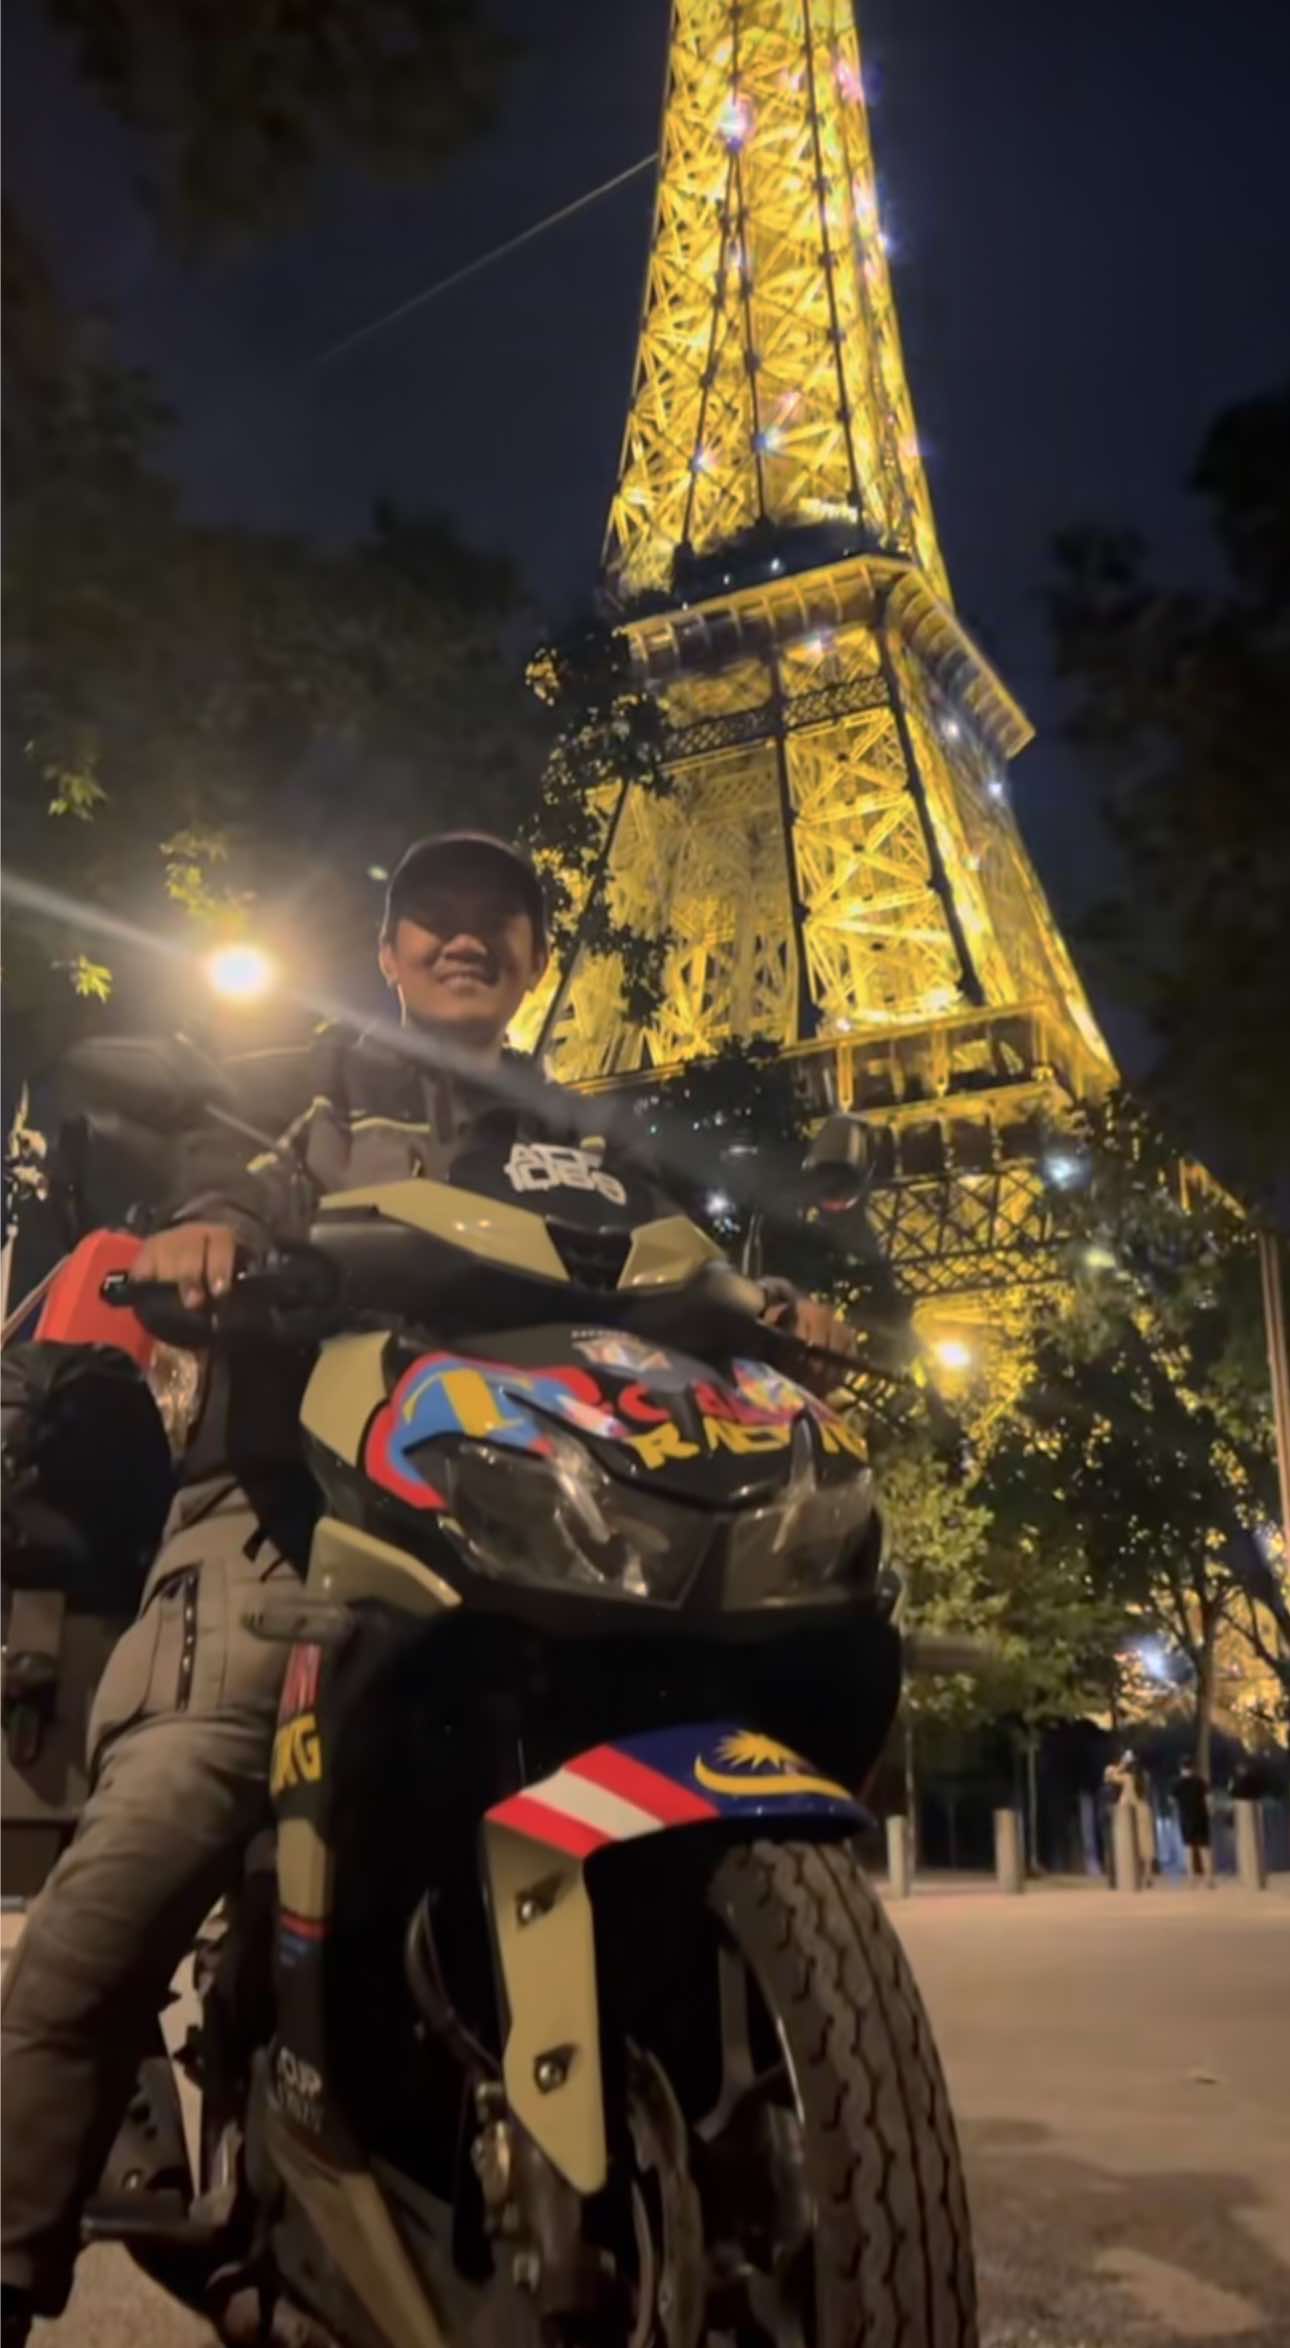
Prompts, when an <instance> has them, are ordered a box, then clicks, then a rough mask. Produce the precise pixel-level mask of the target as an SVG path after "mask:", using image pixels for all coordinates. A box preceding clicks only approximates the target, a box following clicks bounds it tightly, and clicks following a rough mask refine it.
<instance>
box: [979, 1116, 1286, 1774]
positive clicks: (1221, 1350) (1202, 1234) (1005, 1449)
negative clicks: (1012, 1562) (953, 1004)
mask: <svg viewBox="0 0 1290 2348" xmlns="http://www.w3.org/2000/svg"><path fill="white" fill-rule="evenodd" d="M1068 1164H1069V1166H1070V1168H1071V1169H1072V1177H1071V1186H1070V1188H1069V1189H1068V1190H1067V1192H1066V1193H1065V1194H1064V1199H1065V1205H1064V1220H1065V1224H1066V1229H1067V1235H1068V1240H1069V1249H1070V1252H1069V1269H1070V1273H1071V1283H1070V1286H1069V1287H1067V1288H1065V1289H1064V1290H1062V1291H1060V1292H1054V1294H1053V1295H1051V1296H1050V1297H1049V1298H1048V1299H1046V1300H1045V1302H1044V1303H1043V1304H1042V1305H1041V1307H1040V1309H1039V1311H1038V1314H1037V1317H1036V1323H1035V1328H1034V1332H1033V1352H1032V1357H1031V1365H1030V1371H1029V1377H1028V1380H1027V1383H1026V1385H1025V1387H1024V1389H1023V1392H1022V1395H1021V1398H1020V1402H1019V1404H1018V1406H1017V1409H1016V1411H1015V1413H1014V1414H1013V1416H1012V1418H1011V1420H1010V1422H1009V1423H1007V1424H1006V1425H1005V1426H1004V1428H1003V1429H1002V1430H1001V1431H1000V1432H999V1435H998V1439H997V1441H996V1443H995V1446H994V1448H993V1451H992V1454H991V1457H990V1460H989V1464H988V1474H987V1485H986V1488H987V1492H988V1495H989V1498H990V1502H991V1505H992V1507H993V1509H994V1511H995V1515H996V1521H1002V1522H1003V1523H1004V1524H1005V1525H1007V1526H1009V1527H1010V1528H1011V1532H1012V1537H1013V1539H1014V1541H1015V1542H1016V1543H1018V1545H1019V1546H1021V1547H1022V1548H1023V1549H1024V1548H1025V1547H1029V1548H1031V1549H1032V1550H1042V1549H1049V1550H1051V1549H1053V1547H1054V1546H1055V1545H1056V1546H1058V1547H1060V1546H1064V1545H1066V1544H1068V1543H1070V1542H1071V1541H1073V1542H1074V1543H1075V1544H1076V1548H1077V1551H1078V1555H1079V1558H1080V1559H1082V1561H1083V1566H1084V1568H1085V1569H1086V1571H1087V1574H1088V1576H1089V1577H1090V1588H1091V1590H1095V1591H1097V1592H1100V1593H1102V1594H1103V1595H1104V1596H1105V1598H1106V1599H1107V1600H1108V1601H1110V1602H1111V1603H1112V1605H1113V1606H1114V1607H1118V1609H1119V1612H1120V1617H1121V1620H1122V1622H1123V1623H1124V1624H1125V1625H1126V1627H1127V1626H1129V1625H1132V1626H1134V1627H1135V1628H1136V1631H1137V1632H1138V1633H1139V1634H1146V1635H1151V1636H1155V1637H1159V1638H1161V1639H1163V1640H1165V1641H1166V1642H1167V1643H1168V1645H1169V1646H1170V1647H1171V1648H1173V1649H1175V1650H1177V1651H1178V1652H1180V1653H1181V1654H1182V1655H1183V1656H1184V1657H1185V1658H1186V1660H1187V1664H1188V1666H1189V1667H1190V1671H1191V1674H1192V1679H1193V1684H1194V1689H1195V1703H1196V1739H1197V1753H1198V1757H1199V1759H1200V1762H1201V1766H1202V1768H1203V1767H1204V1766H1205V1762H1206V1759H1207V1755H1208V1745H1209V1736H1210V1729H1211V1724H1212V1717H1213V1700H1214V1684H1215V1657H1216V1651H1217V1647H1218V1642H1219V1639H1220V1636H1221V1634H1222V1632H1223V1629H1224V1626H1225V1625H1226V1624H1228V1623H1233V1622H1237V1621H1238V1620H1240V1619H1242V1618H1244V1617H1245V1616H1247V1615H1248V1613H1249V1612H1250V1609H1251V1606H1252V1605H1253V1609H1254V1613H1255V1619H1256V1621H1259V1622H1260V1623H1261V1621H1262V1617H1261V1616H1260V1615H1259V1614H1258V1607H1259V1605H1260V1604H1264V1603H1266V1602H1267V1592H1268V1590H1269V1588H1270V1587H1272V1586H1273V1585H1275V1584H1276V1582H1277V1577H1276V1575H1275V1574H1274V1573H1273V1571H1272V1569H1271V1567H1270V1565H1269V1561H1268V1556H1267V1554H1266V1550H1265V1540H1266V1532H1265V1527H1266V1523H1267V1520H1268V1518H1269V1516H1270V1513H1271V1510H1272V1507H1273V1505H1274V1501H1275V1470H1274V1465H1273V1458H1272V1447H1271V1427H1270V1408H1269V1403H1268V1398H1267V1394H1266V1386H1265V1382H1264V1380H1263V1379H1262V1377H1260V1376H1259V1375H1258V1374H1257V1373H1256V1370H1255V1366H1254V1365H1255V1361H1256V1358H1257V1357H1256V1354H1255V1351H1254V1348H1253V1346H1252V1343H1251V1317H1252V1315H1254V1314H1256V1313H1257V1288H1256V1286H1255V1269H1254V1239H1253V1235H1252V1233H1251V1232H1250V1230H1249V1227H1248V1225H1246V1224H1245V1223H1244V1222H1243V1221H1242V1219H1241V1218H1240V1216H1239V1215H1238V1213H1237V1212H1236V1210H1235V1209H1234V1208H1233V1207H1232V1205H1231V1203H1230V1202H1229V1201H1228V1200H1226V1199H1225V1198H1224V1197H1223V1196H1222V1194H1221V1193H1218V1192H1216V1191H1215V1190H1214V1188H1213V1186H1212V1185H1209V1184H1205V1183H1199V1182H1194V1183H1193V1188H1192V1192H1191V1195H1190V1196H1189V1197H1188V1198H1186V1200H1184V1198H1183V1197H1182V1196H1181V1195H1180V1193H1179V1188H1178V1168H1177V1165H1176V1161H1171V1159H1170V1156H1169V1153H1168V1151H1167V1149H1166V1147H1165V1144H1164V1143H1163V1141H1162V1139H1161V1138H1160V1136H1159V1135H1158V1134H1156V1133H1155V1132H1154V1131H1153V1130H1152V1128H1151V1127H1150V1125H1149V1124H1148V1123H1147V1121H1146V1120H1145V1119H1144V1118H1143V1117H1142V1116H1141V1115H1140V1114H1139V1113H1137V1112H1135V1111H1134V1110H1132V1108H1131V1107H1130V1105H1129V1104H1128V1103H1127V1102H1124V1101H1119V1102H1116V1103H1113V1104H1112V1107H1111V1110H1110V1111H1109V1113H1108V1117H1107V1120H1106V1123H1105V1126H1104V1128H1103V1130H1102V1133H1101V1135H1100V1136H1098V1137H1094V1136H1093V1135H1090V1136H1089V1137H1088V1138H1087V1139H1086V1142H1085V1144H1084V1146H1083V1148H1082V1149H1081V1150H1080V1151H1078V1152H1077V1153H1076V1152H1074V1151H1073V1150H1069V1149H1068ZM1279 1602H1280V1603H1282V1604H1283V1603H1284V1589H1283V1587H1282V1588H1281V1590H1280V1597H1279Z"/></svg>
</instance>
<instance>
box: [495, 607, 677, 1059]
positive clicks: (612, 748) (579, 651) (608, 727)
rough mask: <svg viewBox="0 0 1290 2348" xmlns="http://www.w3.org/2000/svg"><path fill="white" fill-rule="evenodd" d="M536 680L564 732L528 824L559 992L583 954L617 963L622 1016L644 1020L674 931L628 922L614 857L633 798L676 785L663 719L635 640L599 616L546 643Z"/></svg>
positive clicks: (536, 659) (532, 668) (659, 794)
mask: <svg viewBox="0 0 1290 2348" xmlns="http://www.w3.org/2000/svg"><path fill="white" fill-rule="evenodd" d="M528 681H529V684H530V686H531V688H532V690H533V692H534V693H535V694H536V695H537V698H538V700H539V701H540V702H542V704H543V705H544V707H545V708H546V709H547V710H548V711H550V712H551V714H552V716H553V718H554V720H555V724H556V728H557V730H556V734H555V739H554V741H553V743H552V745H551V751H550V755H549V757H548V759H547V764H546V771H545V775H544V777H543V783H542V794H541V798H540V801H539V803H538V805H537V807H536V809H535V811H534V814H533V816H532V819H531V821H530V824H529V826H528V833H529V837H530V839H531V842H532V845H533V848H534V851H535V853H536V856H537V860H538V862H539V864H540V865H541V867H542V870H543V872H544V875H545V878H546V882H547V888H548V892H549V895H550V898H551V910H552V931H551V948H552V962H553V965H554V978H555V984H556V988H557V990H558V987H559V984H560V981H561V979H562V977H563V976H565V975H567V974H568V972H569V971H570V970H571V969H572V967H573V964H574V962H575V961H576V960H577V959H578V957H579V956H591V957H593V958H596V959H601V960H607V961H610V962H612V963H614V964H615V966H616V968H617V973H618V981H619V986H620V990H621V995H622V1005H623V1013H624V1016H625V1017H626V1018H627V1019H629V1020H632V1021H641V1020H646V1019H648V1018H649V1017H650V1015H651V1013H652V1012H653V1011H655V1010H656V1009H657V1007H658V1002H659V994H660V989H661V986H662V981H663V965H664V961H665V959H666V955H667V950H668V946H669V944H670V942H671V940H670V935H669V933H668V931H667V930H666V928H662V929H657V930H642V929H641V928H640V927H639V925H638V924H637V923H632V922H628V921H625V920H624V919H623V918H622V917H621V914H620V912H619V910H618V908H617V907H616V905H615V901H614V890H613V882H612V875H611V857H612V852H613V845H614V838H615V833H616V828H617V824H618V821H619V818H620V815H621V813H622V809H623V807H624V805H625V803H626V799H627V794H628V792H629V791H631V790H638V791H644V792H647V793H649V794H650V795H651V796H652V797H654V798H667V797H668V796H669V794H670V793H671V791H672V789H673V787H674V786H673V784H672V781H671V778H670V777H669V775H668V772H667V768H666V767H665V765H664V763H663V738H664V731H665V728H664V720H663V714H662V711H661V709H660V707H659V704H658V703H657V701H656V700H655V699H654V698H653V696H652V695H651V694H650V693H648V692H647V691H646V690H645V688H644V686H643V685H642V684H641V682H640V680H639V679H638V678H637V677H636V676H635V675H634V674H633V671H632V665H631V652H630V647H629V645H628V642H627V638H626V637H625V636H623V635H622V634H620V633H619V632H618V631H617V630H616V629H613V628H610V627H608V626H606V625H605V624H604V623H603V622H601V621H599V620H596V619H584V620H582V621H581V622H579V623H578V624H577V625H575V626H573V627H571V628H569V629H568V630H567V631H565V633H564V634H563V635H561V636H560V637H558V638H554V639H552V640H551V641H549V642H547V643H545V644H542V645H539V646H538V648H537V650H536V651H535V652H534V654H533V656H532V658H531V660H530V661H529V665H528Z"/></svg>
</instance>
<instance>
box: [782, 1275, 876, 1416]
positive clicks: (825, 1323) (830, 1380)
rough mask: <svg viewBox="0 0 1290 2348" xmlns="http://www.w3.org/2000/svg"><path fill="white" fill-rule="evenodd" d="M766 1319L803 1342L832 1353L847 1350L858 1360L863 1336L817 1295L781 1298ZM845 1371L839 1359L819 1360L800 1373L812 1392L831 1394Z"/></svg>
mask: <svg viewBox="0 0 1290 2348" xmlns="http://www.w3.org/2000/svg"><path fill="white" fill-rule="evenodd" d="M763 1319H765V1320H766V1321H768V1322H769V1324H770V1326H771V1327H772V1328H775V1329H778V1328H783V1329H786V1330H787V1331H788V1333H789V1335H790V1336H793V1337H796V1338H797V1340H798V1342H799V1344H801V1345H804V1346H818V1347H819V1348H820V1349H821V1351H823V1352H825V1353H831V1354H845V1355H846V1357H847V1359H848V1360H852V1361H853V1360H854V1359H855V1357H856V1355H857V1354H858V1352H859V1350H860V1345H859V1339H858V1337H857V1335H856V1332H855V1330H854V1329H853V1328H852V1327H851V1326H850V1324H849V1322H847V1321H844V1320H843V1319H842V1316H841V1314H840V1313H835V1312H834V1310H833V1308H832V1306H831V1305H827V1304H820V1303H819V1302H818V1301H817V1299H816V1298H815V1297H813V1296H795V1297H793V1298H792V1299H791V1301H790V1300H789V1299H788V1298H784V1299H782V1300H778V1301H776V1302H774V1303H772V1304H771V1305H769V1306H768V1307H767V1310H766V1312H765V1313H764V1315H763ZM844 1375H845V1373H844V1372H841V1371H840V1370H839V1367H838V1365H837V1363H836V1362H817V1363H813V1364H810V1365H808V1366H807V1367H805V1368H804V1369H803V1370H802V1371H801V1372H800V1373H799V1383H800V1384H801V1385H803V1386H805V1387H807V1388H808V1389H809V1390H810V1392H811V1393H819V1394H831V1393H832V1391H833V1389H834V1387H835V1386H838V1385H840V1384H841V1382H842V1377H843V1376H844Z"/></svg>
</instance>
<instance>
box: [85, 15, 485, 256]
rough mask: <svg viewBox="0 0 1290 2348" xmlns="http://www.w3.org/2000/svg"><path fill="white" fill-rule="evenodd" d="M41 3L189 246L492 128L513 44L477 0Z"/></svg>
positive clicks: (420, 163)
mask: <svg viewBox="0 0 1290 2348" xmlns="http://www.w3.org/2000/svg"><path fill="white" fill-rule="evenodd" d="M48 6H49V11H50V15H51V17H52V18H53V21H54V23H55V25H56V26H57V27H58V28H59V30H60V31H61V32H62V33H63V34H64V35H65V36H66V37H67V39H68V41H69V42H70V44H71V47H72V50H73V53H74V56H75V60H76V65H77V69H78V71H79V73H80V76H81V78H82V80H83V81H84V82H85V84H86V85H87V87H88V88H89V89H90V90H92V91H93V92H94V94H95V96H96V97H98V98H99V99H100V100H101V101H102V103H103V104H104V105H105V106H106V107H107V108H108V109H109V110H110V111H111V112H112V113H113V114H115V115H116V116H117V117H118V119H119V120H120V121H121V122H123V123H124V124H125V125H126V126H127V127H128V128H129V130H130V131H131V132H133V133H134V136H135V146H136V150H137V152H138V154H139V156H140V158H141V161H140V168H139V174H138V191H139V193H140V195H141V197H142V198H143V200H144V202H145V203H146V204H147V206H148V208H149V210H150V211H151V212H152V214H153V215H154V217H155V218H156V219H157V221H158V223H159V224H160V226H161V227H162V229H163V230H164V231H165V232H166V233H167V234H168V235H169V236H170V237H171V238H172V239H173V240H175V241H176V242H178V243H179V244H180V245H181V246H183V247H185V248H188V249H191V248H193V247H195V246H209V245H212V244H227V243H229V242H232V241H235V240H237V239H240V238H243V237H245V236H247V235H248V234H253V233H256V232H260V231H263V230H265V229H266V228H270V227H273V226H276V225H278V224H280V223H283V222H289V221H290V220H292V219H293V218H294V217H296V216H297V215H298V214H299V213H300V212H301V210H302V209H304V207H305V205H306V203H307V201H308V199H309V198H310V196H311V195H312V194H313V193H314V192H315V189H316V185H317V182H318V180H319V178H320V175H321V174H322V173H323V172H324V171H326V170H328V169H331V170H337V169H340V168H345V169H350V170H356V171H359V172H361V173H362V174H363V175H364V176H366V177H367V178H370V179H381V180H386V181H394V182H396V183H397V182H400V181H407V180H414V179H420V178H423V177H425V176H426V175H427V174H428V173H430V172H432V171H433V170H435V169H436V168H437V167H438V166H439V165H440V164H441V163H442V162H443V161H444V160H445V159H446V158H447V157H449V156H451V155H453V154H455V153H456V152H457V150H458V149H459V148H460V147H461V146H462V145H464V144H465V143H466V142H467V141H468V140H470V139H472V138H474V137H477V136H479V135H480V134H481V133H482V132H484V131H486V130H487V129H488V128H489V127H490V126H491V124H492V122H493V120H494V119H495V115H496V107H497V98H498V92H499V88H500V84H501V80H502V76H503V73H504V70H505V67H506V64H507V62H508V58H509V54H510V50H509V45H508V44H507V43H506V42H505V41H504V40H503V39H502V37H501V35H500V34H499V33H498V31H497V30H496V28H495V27H494V26H493V25H492V24H491V23H490V22H489V17H488V12H487V10H486V9H485V8H484V7H482V6H479V5H477V4H476V0H291V4H289V5H286V6H281V5H280V6H277V7H271V8H265V7H263V6H258V5H255V0H225V4H224V5H223V6H221V7H218V8H214V7H211V6H210V5H208V0H48Z"/></svg>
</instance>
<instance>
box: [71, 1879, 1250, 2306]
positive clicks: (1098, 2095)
mask: <svg viewBox="0 0 1290 2348" xmlns="http://www.w3.org/2000/svg"><path fill="white" fill-rule="evenodd" d="M892 1914H893V1918H894V1919H895V1920H896V1921H897V1922H898V1924H899V1927H900V1930H901V1933H902V1935H903V1936H904V1939H905V1941H906V1943H907V1946H908V1948H909V1950H910V1954H911V1956H912V1959H913V1962H914V1964H915V1967H916V1969H917V1972H918V1975H919V1979H920V1981H921V1983H922V1985H923V1989H924V1993H925V1995H926V1998H927V2002H928V2004H929V2006H930V2008H931V2012H932V2016H933V2020H934V2022H935V2024H936V2028H937V2032H938V2035H939V2038H940V2041H941V2045H942V2048H943V2050H944V2053H945V2057H946V2062H947V2066H948V2069H949V2073H950V2084H951V2089H952V2092H953V2095H954V2100H955V2104H956V2108H957V2110H958V2113H959V2118H960V2125H961V2129H962V2134H963V2141H964V2148H965V2152H966V2155H967V2162H968V2169H969V2176H970V2183H971V2189H972V2198H973V2208H974V2216H975V2223H976V2233H977V2247H978V2259H979V2265H980V2276H981V2300H982V2331H983V2343H984V2348H1175V2344H1176V2343H1196V2344H1199V2348H1229V2343H1230V2344H1231V2348H1237V2343H1240V2344H1241V2348H1290V1884H1287V1882H1286V1881H1285V1879H1281V1880H1280V1882H1279V1884H1278V1886H1277V1888H1275V1889H1274V1890H1273V1891H1272V1892H1270V1893H1268V1894H1266V1895H1264V1896H1262V1897H1252V1896H1249V1895H1246V1894H1243V1893H1241V1892H1239V1891H1237V1890H1236V1889H1234V1888H1233V1887H1232V1886H1230V1885H1227V1884H1224V1885H1223V1886H1222V1887H1221V1888H1220V1889H1219V1890H1218V1891H1217V1892H1216V1893H1214V1894H1213V1895H1209V1894H1206V1893H1204V1892H1200V1891H1197V1892H1189V1891H1185V1890H1172V1889H1165V1888H1163V1887H1157V1888H1156V1889H1154V1890H1152V1891H1151V1892H1150V1893H1148V1894H1146V1895H1145V1896H1143V1897H1142V1898H1139V1899H1135V1900H1117V1899H1116V1898H1115V1897H1114V1896H1113V1895H1112V1894H1110V1893H1106V1892H1101V1891H1091V1890H1087V1889H1080V1890H1051V1891H1040V1892H1036V1891H1031V1892H1028V1893H1027V1894H1026V1896H1025V1897H1024V1898H1023V1899H1020V1900H1003V1899H1001V1898H999V1897H998V1895H997V1894H994V1893H992V1892H988V1891H978V1890H975V1889H963V1888H962V1887H959V1886H956V1887H955V1888H954V1889H952V1890H946V1891H928V1892H920V1893H919V1894H918V1895H917V1896H916V1897H915V1898H914V1899H913V1900H912V1901H909V1902H905V1903H904V1904H902V1905H901V1906H899V1907H896V1908H893V1910H892ZM206 2337H208V2335H206V2334H204V2333H203V2332H202V2330H201V2328H200V2327H199V2326H197V2325H195V2324H193V2323H192V2322H191V2321H190V2320H188V2319H185V2318H184V2317H183V2316H181V2315H180V2314H178V2312H177V2311H175V2310H173V2309H172V2308H171V2307H170V2306H169V2304H168V2303H167V2302H166V2301H165V2300H163V2299H162V2298H161V2296H160V2294H159V2293H158V2292H155V2291H153V2290H152V2289H151V2288H150V2286H148V2285H147V2284H145V2283H144V2282H143V2281H142V2279H141V2278H139V2277H138V2276H136V2275H135V2273H134V2271H133V2269H132V2268H131V2267H130V2265H129V2263H128V2261H126V2260H125V2258H124V2257H123V2256H122V2255H121V2254H120V2253H118V2252H115V2251H96V2252H93V2253H91V2254H90V2256H88V2257H87V2258H86V2259H85V2260H83V2262H82V2266H81V2273H80V2280H79V2282H78V2286H77V2291H76V2295H75V2298H74V2299H73V2302H72V2305H71V2307H70V2308H69V2310H68V2313H67V2315H66V2316H65V2317H64V2319H63V2321H62V2322H61V2323H60V2324H58V2325H51V2326H48V2327H41V2329H40V2331H39V2332H38V2334H37V2343H38V2348H196V2343H197V2342H198V2341H200V2340H202V2339H204V2338H206Z"/></svg>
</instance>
